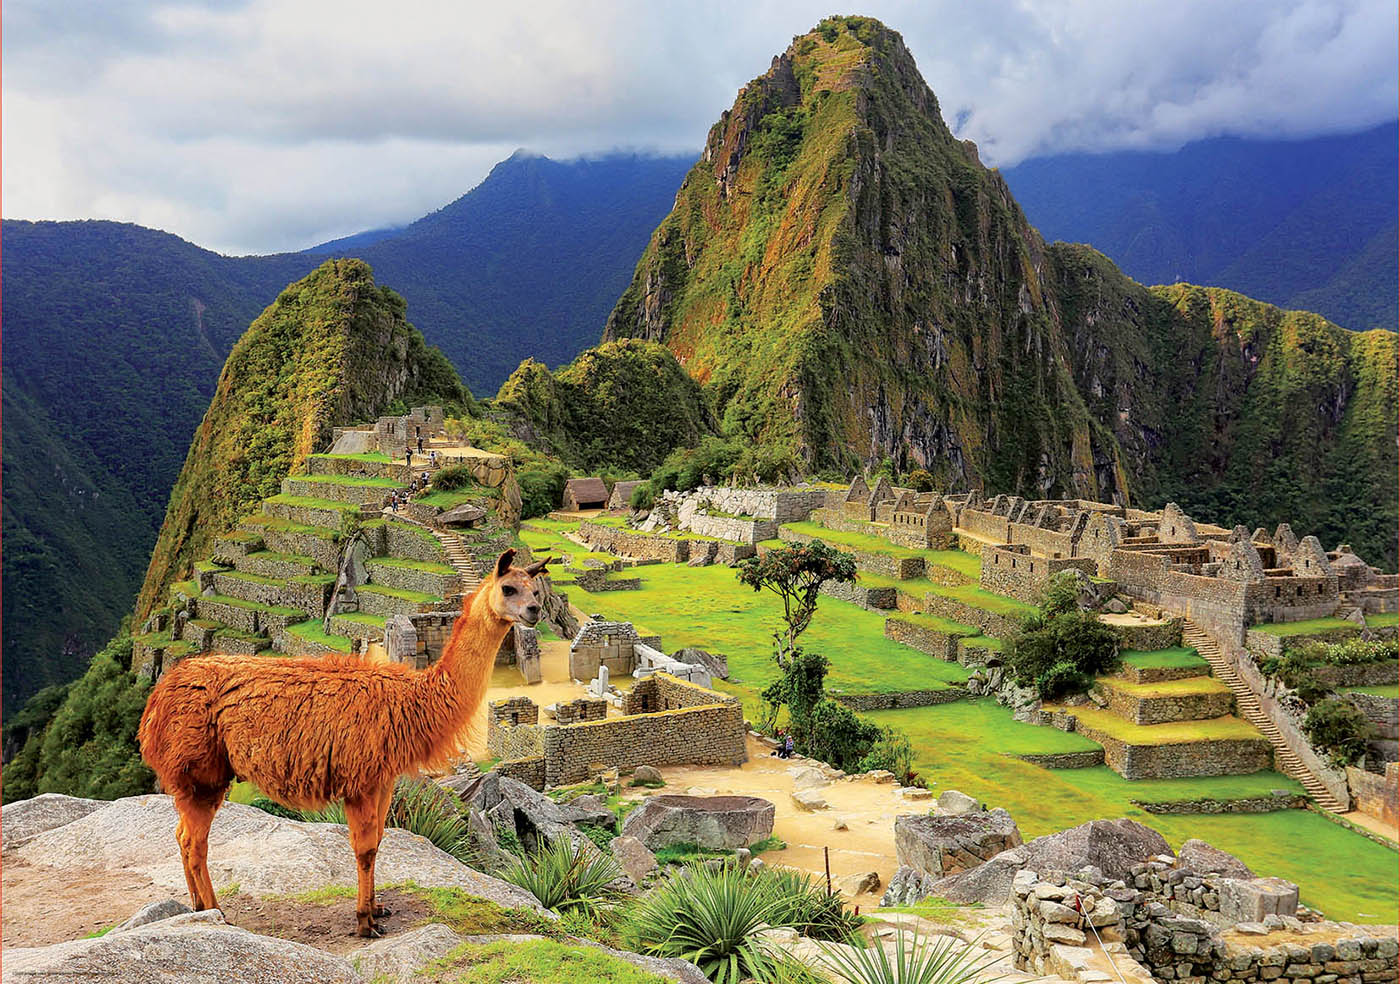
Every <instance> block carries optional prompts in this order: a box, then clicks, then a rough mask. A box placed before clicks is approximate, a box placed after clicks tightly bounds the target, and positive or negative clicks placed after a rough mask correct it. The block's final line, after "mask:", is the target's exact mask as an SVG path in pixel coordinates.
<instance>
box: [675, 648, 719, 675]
mask: <svg viewBox="0 0 1400 984" xmlns="http://www.w3.org/2000/svg"><path fill="white" fill-rule="evenodd" d="M671 658H672V659H674V660H676V661H678V662H681V663H690V664H692V665H694V666H703V667H704V668H705V669H706V670H707V671H708V672H709V674H710V676H712V677H718V678H719V679H721V680H728V679H729V657H728V656H721V655H720V654H719V653H711V652H706V651H705V650H703V649H696V648H694V647H687V648H685V649H678V650H676V651H675V652H674V653H672V654H671Z"/></svg>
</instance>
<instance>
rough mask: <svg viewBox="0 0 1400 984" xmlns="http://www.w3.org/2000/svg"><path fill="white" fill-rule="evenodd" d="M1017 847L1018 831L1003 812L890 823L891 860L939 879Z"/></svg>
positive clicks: (912, 817) (913, 817) (910, 817)
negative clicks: (891, 833) (893, 855)
mask: <svg viewBox="0 0 1400 984" xmlns="http://www.w3.org/2000/svg"><path fill="white" fill-rule="evenodd" d="M1020 844H1021V831H1020V829H1019V828H1017V826H1016V821H1015V820H1013V819H1011V814H1009V813H1007V812H1006V811H1005V810H1003V809H999V808H998V809H995V810H988V811H986V812H984V813H983V812H978V813H958V814H950V815H946V816H919V815H917V814H913V815H905V816H901V817H899V818H897V819H896V820H895V822H894V849H895V858H896V859H897V860H898V861H899V863H900V865H901V866H907V867H910V868H913V869H914V870H916V871H919V872H921V873H923V874H925V875H929V876H932V877H934V878H942V877H946V876H948V875H956V874H961V873H962V872H964V871H970V870H972V869H973V868H976V867H977V866H978V865H981V864H985V863H986V862H987V861H990V860H991V859H992V858H994V857H996V856H997V855H998V854H1000V853H1002V852H1003V851H1009V850H1011V849H1012V848H1014V847H1019V846H1020Z"/></svg>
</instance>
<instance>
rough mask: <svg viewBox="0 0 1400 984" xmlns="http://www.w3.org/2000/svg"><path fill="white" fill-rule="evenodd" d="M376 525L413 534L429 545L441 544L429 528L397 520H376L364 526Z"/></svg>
mask: <svg viewBox="0 0 1400 984" xmlns="http://www.w3.org/2000/svg"><path fill="white" fill-rule="evenodd" d="M374 523H381V524H383V525H384V527H385V529H388V528H390V527H392V528H393V529H396V530H399V531H401V532H404V533H412V534H413V535H414V536H416V537H418V538H419V539H421V540H427V541H428V542H429V543H438V542H439V541H438V538H437V537H435V536H433V534H432V531H431V530H429V529H428V528H426V527H423V526H415V525H414V524H413V523H400V522H397V521H395V520H390V519H376V520H371V521H370V522H369V523H365V524H363V525H364V526H371V525H372V524H374Z"/></svg>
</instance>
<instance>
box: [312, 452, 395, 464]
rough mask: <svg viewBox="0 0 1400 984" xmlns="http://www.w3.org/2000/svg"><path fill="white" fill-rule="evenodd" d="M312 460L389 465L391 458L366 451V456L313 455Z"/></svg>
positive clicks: (379, 453) (380, 453)
mask: <svg viewBox="0 0 1400 984" xmlns="http://www.w3.org/2000/svg"><path fill="white" fill-rule="evenodd" d="M307 457H310V458H338V459H340V460H343V461H374V462H382V463H385V464H387V463H388V462H389V456H388V455H387V454H384V453H383V452H381V451H366V452H365V453H364V454H313V455H308V456H307Z"/></svg>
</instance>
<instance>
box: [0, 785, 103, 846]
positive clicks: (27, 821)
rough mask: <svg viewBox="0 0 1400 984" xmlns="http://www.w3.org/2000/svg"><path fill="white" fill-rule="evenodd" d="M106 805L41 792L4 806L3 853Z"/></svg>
mask: <svg viewBox="0 0 1400 984" xmlns="http://www.w3.org/2000/svg"><path fill="white" fill-rule="evenodd" d="M106 806H111V802H110V801H108V800H94V799H80V798H78V797H76V796H64V795H62V794H61V793H40V794H39V795H38V796H35V797H32V798H31V799H23V800H16V801H15V802H13V803H6V804H5V805H4V807H3V808H0V831H2V832H3V838H4V850H6V851H8V850H11V849H13V848H16V847H19V846H20V845H21V844H23V843H24V842H25V841H27V840H29V839H30V838H31V837H34V836H35V835H37V834H42V833H43V832H44V831H46V830H53V829H54V828H55V827H62V826H63V825H64V824H68V823H72V822H73V821H74V820H80V819H82V818H83V817H85V816H87V815H88V814H89V813H95V812H96V811H98V810H100V809H102V808H103V807H106Z"/></svg>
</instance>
